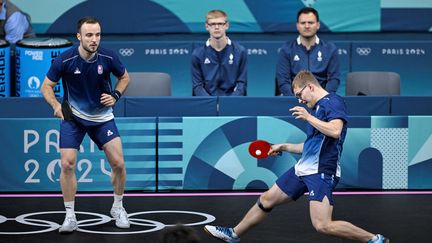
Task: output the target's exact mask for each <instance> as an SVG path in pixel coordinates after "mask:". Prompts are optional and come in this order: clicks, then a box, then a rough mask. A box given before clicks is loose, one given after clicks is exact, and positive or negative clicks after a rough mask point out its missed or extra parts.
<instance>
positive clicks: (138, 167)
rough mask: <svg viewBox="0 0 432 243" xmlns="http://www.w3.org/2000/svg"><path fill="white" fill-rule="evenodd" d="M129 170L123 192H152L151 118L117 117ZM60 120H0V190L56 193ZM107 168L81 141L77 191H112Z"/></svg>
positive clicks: (90, 146) (102, 156)
mask: <svg viewBox="0 0 432 243" xmlns="http://www.w3.org/2000/svg"><path fill="white" fill-rule="evenodd" d="M117 126H118V128H119V132H120V134H121V136H122V142H123V149H124V157H125V163H126V170H127V181H126V190H154V189H155V185H156V173H155V172H156V156H155V147H156V136H155V134H156V123H155V118H120V119H117ZM59 127H60V121H59V120H58V119H37V118H35V119H0V128H1V131H2V139H1V140H0V154H1V157H0V165H1V167H2V172H1V176H0V191H16V192H25V191H60V183H59V175H60V154H59V130H58V129H59ZM110 173H111V169H110V165H109V163H108V161H107V159H106V157H105V154H104V153H103V152H102V151H99V150H98V148H97V146H96V145H95V144H94V143H93V142H92V141H91V140H90V139H89V138H88V136H86V137H85V139H84V141H83V143H82V146H81V147H80V150H79V152H78V158H77V162H76V174H77V181H78V190H80V191H112V185H111V178H110Z"/></svg>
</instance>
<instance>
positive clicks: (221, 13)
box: [206, 9, 228, 22]
mask: <svg viewBox="0 0 432 243" xmlns="http://www.w3.org/2000/svg"><path fill="white" fill-rule="evenodd" d="M221 17H224V18H225V21H228V15H227V14H226V13H225V12H224V11H222V10H220V9H213V10H210V11H208V13H207V15H206V22H208V20H209V19H215V18H221Z"/></svg>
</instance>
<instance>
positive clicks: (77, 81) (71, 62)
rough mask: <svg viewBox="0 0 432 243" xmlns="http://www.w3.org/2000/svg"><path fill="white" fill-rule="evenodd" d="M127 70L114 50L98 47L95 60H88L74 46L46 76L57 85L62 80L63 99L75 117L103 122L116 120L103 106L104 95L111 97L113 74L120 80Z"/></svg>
mask: <svg viewBox="0 0 432 243" xmlns="http://www.w3.org/2000/svg"><path fill="white" fill-rule="evenodd" d="M125 70H126V69H125V67H124V66H123V64H122V63H121V61H120V59H119V58H118V56H117V55H116V54H115V53H114V52H113V51H111V50H108V49H104V48H101V47H99V48H98V50H97V52H96V55H95V56H94V58H93V59H91V60H89V61H86V60H84V59H82V58H81V56H80V55H79V53H78V46H73V47H71V48H70V49H68V50H66V51H64V52H63V53H62V54H61V55H60V56H58V57H57V58H56V59H55V60H54V62H53V63H52V64H51V67H50V69H49V71H48V73H47V77H48V78H49V79H50V80H51V81H53V82H58V81H59V80H60V79H62V82H63V88H64V97H63V99H66V100H67V101H68V102H69V104H70V105H71V108H72V112H73V114H74V115H76V116H78V117H80V118H82V119H85V120H89V121H95V122H103V121H108V120H111V119H113V118H114V115H113V113H112V108H111V107H106V106H104V105H102V104H101V103H100V98H101V95H102V93H107V94H111V92H112V91H113V87H112V84H111V77H110V75H111V73H112V74H113V75H114V76H116V77H120V76H122V75H123V74H124V73H125Z"/></svg>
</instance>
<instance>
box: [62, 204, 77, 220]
mask: <svg viewBox="0 0 432 243" xmlns="http://www.w3.org/2000/svg"><path fill="white" fill-rule="evenodd" d="M64 206H65V209H66V217H67V216H75V201H70V202H64Z"/></svg>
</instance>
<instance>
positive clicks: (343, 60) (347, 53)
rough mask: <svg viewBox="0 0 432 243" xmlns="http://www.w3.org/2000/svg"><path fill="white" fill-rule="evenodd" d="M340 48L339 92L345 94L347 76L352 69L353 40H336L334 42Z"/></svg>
mask: <svg viewBox="0 0 432 243" xmlns="http://www.w3.org/2000/svg"><path fill="white" fill-rule="evenodd" d="M333 43H334V44H335V45H336V47H337V50H338V55H339V56H338V57H339V63H340V74H341V76H340V85H339V88H338V90H337V92H336V93H337V94H338V95H341V96H344V95H345V89H346V78H347V75H348V72H350V71H351V42H349V41H334V42H333Z"/></svg>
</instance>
